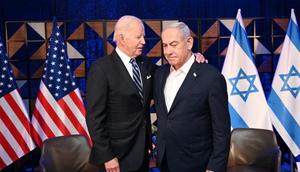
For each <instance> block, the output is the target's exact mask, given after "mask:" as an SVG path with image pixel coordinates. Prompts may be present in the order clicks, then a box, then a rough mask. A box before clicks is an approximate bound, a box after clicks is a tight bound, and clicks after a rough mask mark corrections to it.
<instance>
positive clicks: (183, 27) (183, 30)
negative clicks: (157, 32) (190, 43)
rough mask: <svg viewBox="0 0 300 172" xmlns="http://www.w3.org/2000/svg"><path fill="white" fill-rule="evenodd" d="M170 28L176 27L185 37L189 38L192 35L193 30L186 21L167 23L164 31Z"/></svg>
mask: <svg viewBox="0 0 300 172" xmlns="http://www.w3.org/2000/svg"><path fill="white" fill-rule="evenodd" d="M169 28H176V29H178V30H179V31H180V32H181V33H182V35H183V38H185V39H187V38H188V37H190V36H191V30H190V28H189V27H188V26H187V25H186V24H185V23H184V22H174V23H171V24H169V25H167V26H166V27H165V28H164V29H163V31H162V32H164V31H165V30H166V29H169Z"/></svg>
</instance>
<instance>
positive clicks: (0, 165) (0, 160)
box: [0, 157, 7, 170]
mask: <svg viewBox="0 0 300 172" xmlns="http://www.w3.org/2000/svg"><path fill="white" fill-rule="evenodd" d="M6 166H7V165H6V164H5V163H4V161H3V159H2V158H1V157H0V170H2V169H3V168H4V167H6Z"/></svg>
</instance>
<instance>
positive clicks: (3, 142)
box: [0, 132, 18, 161]
mask: <svg viewBox="0 0 300 172" xmlns="http://www.w3.org/2000/svg"><path fill="white" fill-rule="evenodd" d="M0 141H1V145H2V147H3V149H4V150H5V152H6V153H7V155H8V156H9V157H10V159H12V161H15V160H17V159H18V155H17V154H16V152H15V151H14V149H13V148H12V147H11V145H10V144H9V143H8V141H7V140H6V138H5V137H4V136H3V134H2V133H1V132H0Z"/></svg>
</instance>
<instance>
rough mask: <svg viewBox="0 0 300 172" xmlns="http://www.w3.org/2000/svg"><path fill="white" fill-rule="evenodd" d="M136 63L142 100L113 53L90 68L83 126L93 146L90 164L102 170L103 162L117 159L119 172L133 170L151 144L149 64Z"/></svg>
mask: <svg viewBox="0 0 300 172" xmlns="http://www.w3.org/2000/svg"><path fill="white" fill-rule="evenodd" d="M136 60H137V63H138V65H139V67H140V70H141V75H142V81H143V94H144V99H143V100H141V97H140V95H139V94H138V90H137V87H136V86H135V84H134V82H133V80H132V78H131V77H130V75H129V73H128V71H127V69H126V67H125V66H124V64H123V63H122V60H121V59H120V57H119V56H118V54H117V53H116V52H115V51H114V52H113V53H112V54H110V55H109V56H106V57H103V58H100V59H99V60H97V61H96V62H95V63H94V64H93V65H92V67H91V69H90V72H89V76H88V80H87V95H86V99H87V125H88V129H89V132H90V135H91V138H92V141H93V144H94V145H93V147H92V151H91V155H90V162H91V163H92V164H95V165H100V166H102V167H103V164H104V162H107V161H109V160H111V159H113V158H114V157H117V158H118V160H119V163H120V166H121V171H128V170H129V169H130V170H135V169H138V168H139V167H140V166H141V164H142V161H143V159H144V154H145V151H146V150H147V147H146V146H147V145H149V146H150V145H151V144H150V133H149V132H150V114H149V104H150V98H151V97H152V78H153V76H152V75H153V73H152V72H153V65H152V64H151V63H150V62H146V61H145V59H143V58H142V57H137V58H136ZM148 138H149V139H148ZM148 141H149V142H148Z"/></svg>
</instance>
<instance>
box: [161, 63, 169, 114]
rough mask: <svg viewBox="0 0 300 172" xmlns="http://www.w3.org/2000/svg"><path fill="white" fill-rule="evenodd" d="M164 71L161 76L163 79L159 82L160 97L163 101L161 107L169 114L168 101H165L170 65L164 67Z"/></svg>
mask: <svg viewBox="0 0 300 172" xmlns="http://www.w3.org/2000/svg"><path fill="white" fill-rule="evenodd" d="M162 70H163V72H162V75H161V79H160V80H159V96H160V99H161V100H162V103H160V105H161V108H162V109H163V110H164V112H165V113H166V114H167V113H168V110H167V105H166V101H165V93H164V89H165V85H166V80H167V77H168V75H169V73H170V65H165V66H163V69H162Z"/></svg>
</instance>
